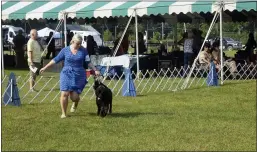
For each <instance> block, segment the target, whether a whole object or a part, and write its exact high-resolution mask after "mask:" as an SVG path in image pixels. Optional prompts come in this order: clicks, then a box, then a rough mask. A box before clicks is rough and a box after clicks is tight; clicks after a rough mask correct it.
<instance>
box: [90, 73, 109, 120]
mask: <svg viewBox="0 0 257 152" xmlns="http://www.w3.org/2000/svg"><path fill="white" fill-rule="evenodd" d="M94 90H95V95H96V105H97V115H98V116H99V115H100V116H101V117H105V116H106V115H107V113H109V114H111V113H112V91H111V90H110V89H109V88H108V87H107V86H105V85H104V84H103V83H102V82H101V81H100V80H98V79H96V78H95V82H94Z"/></svg>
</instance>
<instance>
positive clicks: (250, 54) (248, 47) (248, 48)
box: [245, 33, 256, 62]
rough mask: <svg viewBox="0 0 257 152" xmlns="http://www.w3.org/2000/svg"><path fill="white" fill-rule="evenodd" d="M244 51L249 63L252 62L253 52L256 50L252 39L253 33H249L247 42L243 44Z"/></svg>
mask: <svg viewBox="0 0 257 152" xmlns="http://www.w3.org/2000/svg"><path fill="white" fill-rule="evenodd" d="M245 47H246V49H245V50H246V51H247V53H248V57H249V61H250V62H254V53H253V50H254V49H255V48H256V41H255V39H254V35H253V33H249V37H248V41H247V43H246V44H245Z"/></svg>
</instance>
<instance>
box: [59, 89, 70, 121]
mask: <svg viewBox="0 0 257 152" xmlns="http://www.w3.org/2000/svg"><path fill="white" fill-rule="evenodd" d="M69 94H70V93H69V92H67V91H62V92H61V98H60V104H61V108H62V116H61V118H65V117H66V111H67V107H68V97H69Z"/></svg>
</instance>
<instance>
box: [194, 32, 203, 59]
mask: <svg viewBox="0 0 257 152" xmlns="http://www.w3.org/2000/svg"><path fill="white" fill-rule="evenodd" d="M192 32H193V34H194V36H193V46H192V47H193V52H194V56H197V54H198V53H199V51H200V49H201V45H202V36H201V31H200V30H197V29H193V30H192Z"/></svg>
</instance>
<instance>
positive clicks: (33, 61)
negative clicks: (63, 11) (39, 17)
mask: <svg viewBox="0 0 257 152" xmlns="http://www.w3.org/2000/svg"><path fill="white" fill-rule="evenodd" d="M27 48H28V49H27V51H28V52H27V54H28V65H29V66H31V67H36V68H37V69H38V70H37V72H33V71H32V70H31V69H30V80H29V83H30V84H29V87H30V91H32V92H34V91H36V90H35V88H34V85H35V81H36V76H37V74H38V71H39V69H40V68H41V53H42V52H41V51H43V50H42V49H43V48H42V46H41V45H40V44H39V42H38V41H37V30H35V29H32V30H31V31H30V39H29V41H28V43H27Z"/></svg>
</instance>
